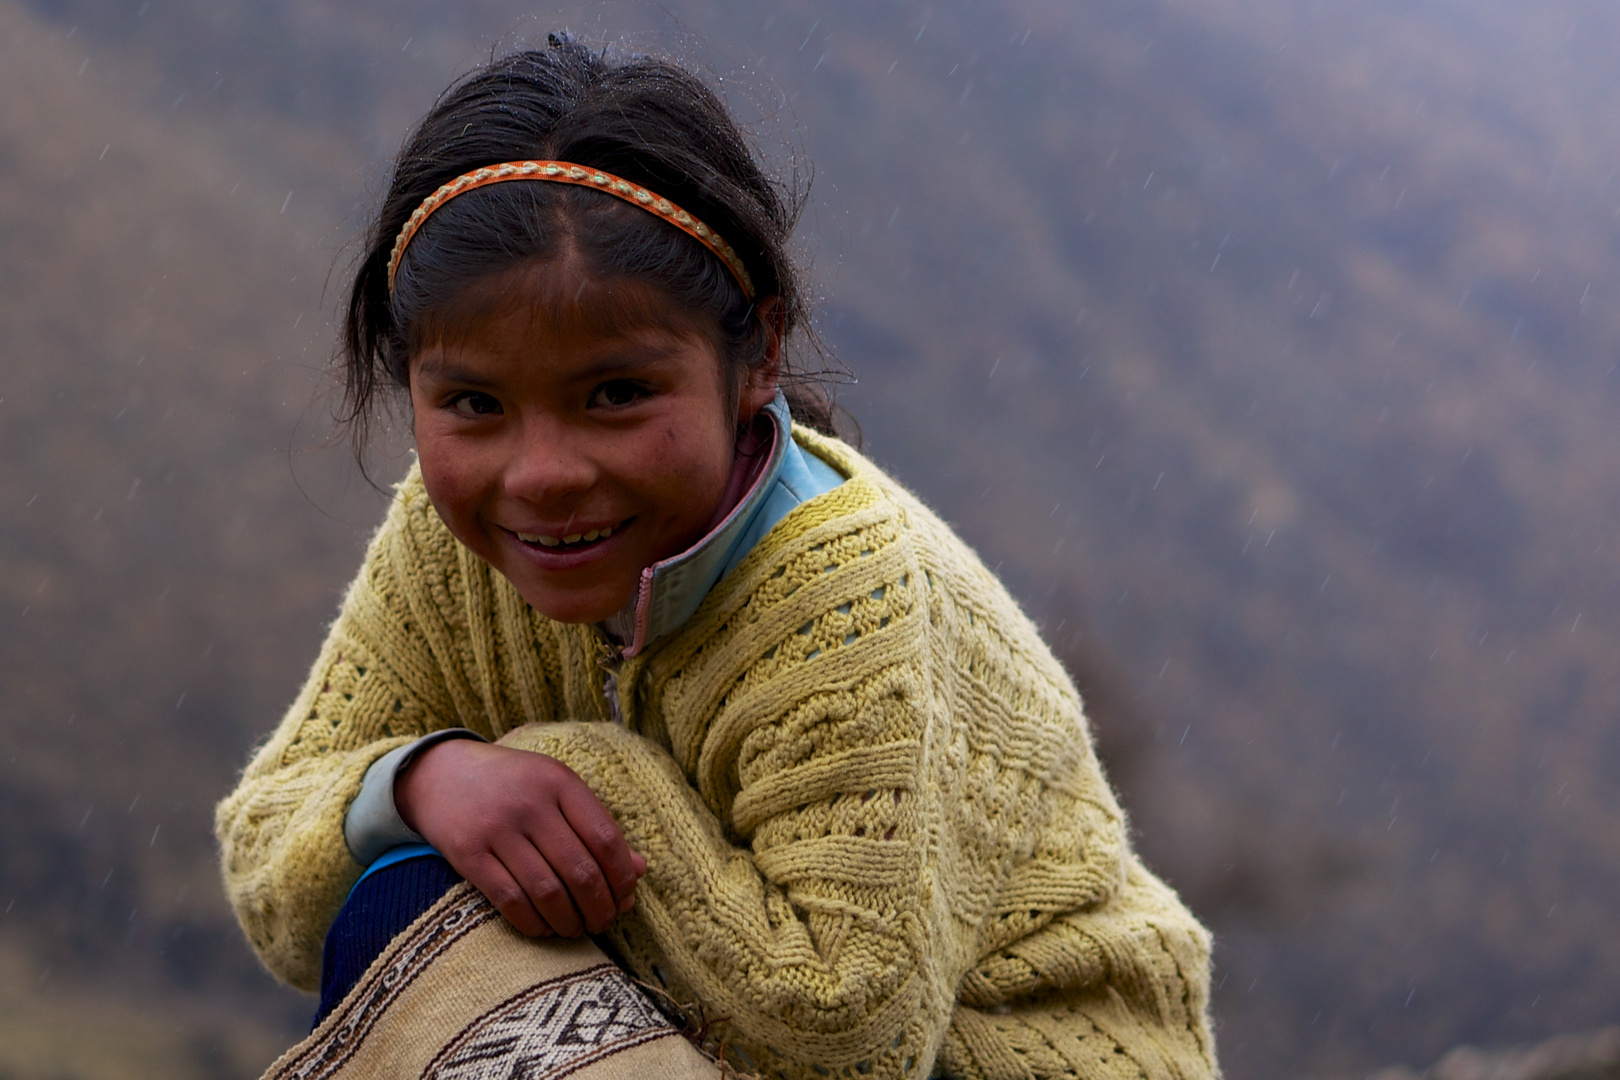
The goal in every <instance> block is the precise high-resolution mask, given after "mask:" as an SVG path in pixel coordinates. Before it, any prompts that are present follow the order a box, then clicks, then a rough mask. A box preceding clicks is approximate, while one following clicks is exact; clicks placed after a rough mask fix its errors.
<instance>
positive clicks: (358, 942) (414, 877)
mask: <svg viewBox="0 0 1620 1080" xmlns="http://www.w3.org/2000/svg"><path fill="white" fill-rule="evenodd" d="M402 847H412V848H416V847H421V848H427V850H426V853H422V852H415V853H411V854H401V855H399V857H398V858H393V859H390V856H393V855H395V853H396V852H400V850H401V848H394V849H393V850H392V851H390V852H388V853H387V854H385V855H383V856H381V857H380V858H378V860H377V861H376V862H374V863H372V864H371V868H370V869H369V870H367V871H366V873H365V875H364V876H363V877H362V878H361V879H360V880H359V881H357V882H356V883H355V886H354V888H353V889H352V890H350V892H349V898H348V899H347V900H345V901H344V902H343V910H342V911H340V912H338V917H337V920H336V921H335V922H333V923H332V929H331V930H329V931H327V934H326V946H325V949H324V950H323V952H322V954H321V1003H320V1006H319V1007H318V1008H317V1009H316V1010H315V1022H314V1023H313V1024H312V1025H311V1027H312V1028H314V1027H319V1026H320V1023H321V1021H322V1020H325V1019H326V1017H327V1014H329V1013H330V1012H331V1011H332V1010H333V1009H335V1008H337V1007H338V1005H339V1004H341V1003H342V1001H343V999H344V998H345V997H347V996H348V994H349V991H350V990H353V989H354V984H355V983H357V982H359V981H360V976H362V975H364V974H365V973H366V969H367V968H368V967H370V966H371V962H372V961H373V960H375V959H377V957H378V956H379V955H381V953H382V951H383V950H384V949H386V948H387V947H388V943H389V942H390V941H392V940H394V938H395V936H396V935H398V934H399V933H401V932H402V931H403V930H404V929H405V928H406V927H407V926H409V925H411V923H413V922H415V921H416V920H417V919H418V918H419V917H421V915H422V913H423V912H425V911H427V909H428V908H430V907H432V906H433V905H434V904H436V903H438V901H439V898H440V897H442V896H443V895H444V894H445V893H447V892H449V891H450V890H451V889H452V888H454V887H455V885H456V883H457V882H459V881H460V880H461V875H460V874H458V873H456V872H455V871H454V870H453V869H451V867H450V864H449V862H447V861H446V860H445V859H444V857H443V856H441V855H440V854H439V853H438V852H436V851H434V850H433V849H432V848H430V847H428V846H427V845H426V844H410V845H402Z"/></svg>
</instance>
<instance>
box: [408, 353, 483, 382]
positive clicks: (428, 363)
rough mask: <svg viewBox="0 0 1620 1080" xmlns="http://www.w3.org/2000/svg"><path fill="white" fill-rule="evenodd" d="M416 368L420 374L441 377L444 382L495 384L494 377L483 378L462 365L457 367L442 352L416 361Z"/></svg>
mask: <svg viewBox="0 0 1620 1080" xmlns="http://www.w3.org/2000/svg"><path fill="white" fill-rule="evenodd" d="M416 370H417V373H418V374H420V375H426V376H429V377H430V378H435V379H443V380H445V381H446V382H458V383H468V384H469V385H472V386H493V385H494V384H495V380H494V379H489V378H485V377H484V376H482V375H477V374H474V373H473V372H472V371H469V370H468V369H466V368H464V367H458V366H456V365H455V364H454V363H452V362H450V361H449V360H447V359H446V358H445V357H444V356H443V355H442V354H440V355H438V356H433V357H431V358H429V359H425V360H419V361H417V367H416Z"/></svg>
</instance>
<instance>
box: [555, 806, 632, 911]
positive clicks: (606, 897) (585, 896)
mask: <svg viewBox="0 0 1620 1080" xmlns="http://www.w3.org/2000/svg"><path fill="white" fill-rule="evenodd" d="M535 840H536V843H535V846H536V847H538V848H539V849H540V854H541V855H543V856H545V860H546V862H547V863H548V864H549V865H550V867H551V871H552V873H553V874H555V875H556V876H557V879H558V880H559V881H560V882H562V885H563V887H564V888H566V889H567V890H568V895H569V897H570V898H571V899H572V900H573V902H574V910H576V911H578V912H579V914H580V918H581V921H582V922H583V924H584V929H586V930H589V931H590V932H591V933H593V934H599V933H601V932H602V931H603V930H606V929H607V928H608V924H609V923H611V922H612V921H613V917H614V916H615V915H617V914H618V912H619V904H618V900H617V899H615V898H614V895H613V890H612V889H611V888H610V887H609V886H608V882H607V879H606V878H605V877H604V876H603V874H602V868H601V867H600V866H598V865H597V862H596V856H594V855H592V854H591V852H590V849H588V848H587V847H586V846H585V845H584V844H583V843H582V842H581V841H580V838H579V837H578V836H576V835H575V833H574V830H573V828H572V827H571V826H570V825H569V823H568V822H567V821H565V820H563V819H562V818H561V817H560V816H553V820H552V821H551V823H550V827H548V828H545V829H543V830H542V832H541V834H540V835H539V836H538V837H536V838H535ZM552 925H554V926H557V924H556V923H553V924H552ZM557 929H558V930H559V931H561V930H562V927H561V926H557Z"/></svg>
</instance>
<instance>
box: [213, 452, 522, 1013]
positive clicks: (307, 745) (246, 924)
mask: <svg viewBox="0 0 1620 1080" xmlns="http://www.w3.org/2000/svg"><path fill="white" fill-rule="evenodd" d="M431 514H433V510H432V507H431V505H430V504H428V502H427V499H426V497H425V495H423V494H422V493H421V488H420V485H415V486H414V487H413V486H411V485H410V484H409V483H407V484H405V485H401V491H400V494H399V496H398V497H397V498H396V500H395V502H394V504H393V506H392V507H391V508H390V511H389V514H388V516H387V518H386V520H385V521H384V523H383V525H382V527H381V528H380V529H379V530H378V533H377V535H376V537H375V538H374V539H373V540H372V542H371V545H370V547H369V549H368V551H367V554H366V560H365V564H364V566H363V568H362V569H361V572H360V575H359V576H358V577H357V578H356V580H355V581H354V583H353V584H352V585H351V586H350V588H349V591H348V593H347V595H346V596H345V598H344V601H343V606H342V609H341V611H340V614H339V616H338V618H337V621H336V623H334V625H333V626H332V628H331V630H330V632H329V633H328V635H327V638H326V641H325V643H324V645H323V646H322V648H321V651H320V655H319V657H318V658H317V659H316V661H315V665H314V667H313V669H312V670H311V672H310V675H309V678H308V681H307V682H306V683H305V684H304V687H303V689H302V691H301V692H300V693H299V695H298V697H297V699H296V700H295V701H294V702H293V705H292V707H291V708H290V709H289V710H288V711H287V713H286V715H285V717H284V718H283V719H282V721H281V723H280V725H279V726H278V727H277V728H276V730H275V732H274V733H272V735H271V736H270V738H269V740H268V741H267V742H266V743H265V744H264V745H263V746H261V747H260V748H259V750H258V751H257V752H256V753H255V754H254V755H253V758H252V760H251V761H250V762H249V763H248V765H247V768H246V769H245V770H244V771H243V773H242V777H241V780H240V782H239V783H238V784H237V787H236V790H235V791H233V792H232V793H231V794H230V795H228V796H227V797H226V798H225V799H224V800H223V801H222V802H221V803H220V804H219V806H218V807H217V808H216V810H215V833H216V836H217V838H218V842H219V845H220V858H221V869H222V871H223V875H224V880H225V891H226V895H227V896H228V898H229V899H230V902H231V905H232V907H233V908H234V909H235V912H236V916H237V919H238V920H239V921H240V922H241V924H242V928H243V930H244V931H245V932H246V934H247V937H248V940H249V941H250V942H251V944H252V945H253V948H254V950H255V951H256V952H257V953H258V955H259V958H260V959H261V960H262V961H263V962H264V964H265V966H266V967H268V968H269V969H270V971H271V972H272V973H273V974H275V975H276V976H277V977H278V978H280V979H283V980H285V981H287V982H289V983H291V984H292V985H294V986H296V987H298V988H300V989H304V990H312V989H314V988H315V987H316V986H317V985H318V983H319V979H320V964H321V947H322V943H323V940H324V938H325V934H326V931H327V929H328V928H329V927H330V925H331V923H332V920H333V918H334V917H335V916H336V915H337V912H338V909H339V908H340V907H341V906H342V903H343V899H344V897H345V895H346V894H347V892H348V890H349V888H350V887H351V886H352V885H353V883H354V881H355V880H356V878H357V877H358V876H359V874H360V871H361V866H360V864H359V863H358V862H357V861H356V860H355V859H354V857H353V856H352V855H351V854H350V852H349V849H348V846H347V845H346V844H345V842H344V834H343V825H344V816H345V814H346V813H347V811H348V808H349V805H350V804H351V803H352V802H353V801H354V798H355V796H356V795H357V794H358V793H359V792H360V789H361V784H362V780H363V777H364V776H365V773H366V770H367V769H368V768H369V767H370V766H371V764H372V763H373V762H375V761H376V760H377V759H378V758H380V757H382V756H383V755H384V754H386V753H388V752H389V751H390V750H393V749H395V748H396V747H401V746H404V745H407V744H409V743H410V742H412V741H413V740H415V739H417V738H419V737H420V736H422V735H425V734H427V733H428V732H430V731H435V730H439V729H443V728H450V727H458V726H460V727H471V728H473V729H474V730H477V731H478V733H479V734H481V735H484V736H486V737H493V736H494V734H495V733H494V732H491V731H490V730H488V728H489V725H488V723H487V721H485V720H484V719H483V717H482V716H481V715H479V713H478V710H477V709H475V708H473V707H472V703H470V702H469V701H467V700H464V699H467V698H468V694H467V693H465V691H463V692H462V693H460V694H458V693H457V692H456V690H457V688H456V687H454V686H452V685H450V677H448V676H447V675H446V673H445V672H446V670H447V668H448V669H450V670H452V671H453V670H454V669H455V665H454V664H447V663H446V659H447V658H446V657H444V656H441V655H437V653H438V652H439V651H442V648H443V647H442V646H441V648H440V649H439V650H436V649H435V648H434V643H435V640H440V641H442V640H446V639H449V638H450V637H451V636H452V635H450V634H448V633H446V632H445V631H446V628H445V627H444V626H443V625H442V624H443V622H444V619H445V615H444V613H443V608H444V605H443V604H442V603H436V602H435V598H434V597H433V596H432V595H429V593H430V591H431V585H430V584H429V583H431V582H432V580H433V575H432V574H429V573H421V572H419V571H420V568H421V567H422V566H424V565H426V566H429V567H433V566H439V567H440V569H441V571H443V572H440V573H439V574H438V578H439V579H440V581H441V583H442V581H443V579H444V578H445V576H446V574H447V573H449V570H448V569H446V568H447V567H452V568H453V567H454V566H455V565H456V560H457V554H456V552H455V551H454V550H453V549H452V548H450V547H448V546H446V545H444V544H443V543H442V542H440V541H438V540H437V537H438V536H440V535H441V534H442V535H444V536H445V537H447V536H448V534H445V533H444V532H443V530H442V529H436V528H434V521H433V520H430V519H429V518H427V517H426V516H425V515H431ZM441 548H442V549H443V550H440V549H441ZM441 564H442V565H441ZM410 565H414V566H416V567H417V568H418V572H406V567H407V566H410Z"/></svg>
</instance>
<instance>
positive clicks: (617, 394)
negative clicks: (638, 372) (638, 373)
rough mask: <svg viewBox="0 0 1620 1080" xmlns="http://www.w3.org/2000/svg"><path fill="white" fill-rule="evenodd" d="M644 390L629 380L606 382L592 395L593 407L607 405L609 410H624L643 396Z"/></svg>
mask: <svg viewBox="0 0 1620 1080" xmlns="http://www.w3.org/2000/svg"><path fill="white" fill-rule="evenodd" d="M642 393H643V391H642V388H641V386H640V385H638V384H637V383H633V382H631V381H630V380H628V379H614V380H613V381H612V382H605V383H603V384H602V385H601V386H598V387H597V388H596V392H595V393H594V394H592V395H591V404H592V405H598V406H600V405H605V406H607V407H609V408H615V409H616V408H622V407H624V406H626V405H629V404H632V403H633V402H635V401H636V400H637V399H638V398H640V397H641V396H642Z"/></svg>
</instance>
